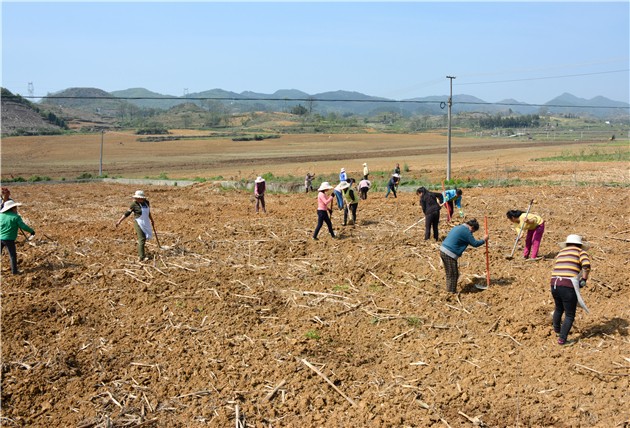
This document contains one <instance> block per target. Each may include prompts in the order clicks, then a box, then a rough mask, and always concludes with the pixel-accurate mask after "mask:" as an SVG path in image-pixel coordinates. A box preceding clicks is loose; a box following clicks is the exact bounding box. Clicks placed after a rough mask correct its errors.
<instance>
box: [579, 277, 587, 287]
mask: <svg viewBox="0 0 630 428" xmlns="http://www.w3.org/2000/svg"><path fill="white" fill-rule="evenodd" d="M582 287H586V280H585V279H584V278H582V279H580V288H582Z"/></svg>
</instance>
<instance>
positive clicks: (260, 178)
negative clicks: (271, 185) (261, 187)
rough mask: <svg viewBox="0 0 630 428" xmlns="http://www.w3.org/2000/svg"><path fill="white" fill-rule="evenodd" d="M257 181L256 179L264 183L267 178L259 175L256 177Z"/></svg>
mask: <svg viewBox="0 0 630 428" xmlns="http://www.w3.org/2000/svg"><path fill="white" fill-rule="evenodd" d="M255 181H256V183H262V182H263V181H265V179H264V178H262V177H260V176H258V177H256V180H255Z"/></svg>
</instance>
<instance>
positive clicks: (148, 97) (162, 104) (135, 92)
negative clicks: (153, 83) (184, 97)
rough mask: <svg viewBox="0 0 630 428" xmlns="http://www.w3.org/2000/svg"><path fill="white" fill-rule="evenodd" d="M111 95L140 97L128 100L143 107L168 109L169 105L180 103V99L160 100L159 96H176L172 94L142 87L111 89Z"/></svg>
mask: <svg viewBox="0 0 630 428" xmlns="http://www.w3.org/2000/svg"><path fill="white" fill-rule="evenodd" d="M111 95H113V96H115V97H118V98H142V99H137V100H128V101H129V102H130V103H132V104H134V105H136V106H138V107H143V108H158V109H162V110H168V109H170V108H171V107H174V106H176V105H178V104H181V103H182V101H180V100H177V99H164V100H160V98H177V97H175V96H173V95H162V94H158V93H157V92H152V91H149V90H148V89H144V88H130V89H125V90H122V91H113V92H111Z"/></svg>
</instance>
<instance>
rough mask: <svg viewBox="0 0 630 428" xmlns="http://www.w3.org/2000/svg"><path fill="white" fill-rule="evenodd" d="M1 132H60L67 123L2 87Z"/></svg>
mask: <svg viewBox="0 0 630 428" xmlns="http://www.w3.org/2000/svg"><path fill="white" fill-rule="evenodd" d="M0 110H1V111H2V118H1V122H0V124H1V125H2V126H1V128H0V134H2V135H29V134H58V133H61V131H62V129H63V127H64V126H65V124H64V123H63V122H62V121H61V119H59V118H58V117H57V116H56V115H54V114H52V115H51V114H50V112H49V111H46V110H43V109H42V108H41V107H39V106H37V105H35V104H33V103H31V102H30V101H28V100H26V99H24V98H22V97H21V96H19V95H14V94H13V93H12V92H11V91H9V90H7V89H5V88H2V96H1V97H0Z"/></svg>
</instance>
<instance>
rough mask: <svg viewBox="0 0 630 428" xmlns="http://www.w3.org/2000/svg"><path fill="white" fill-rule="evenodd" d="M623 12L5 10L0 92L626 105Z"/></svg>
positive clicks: (593, 7)
mask: <svg viewBox="0 0 630 428" xmlns="http://www.w3.org/2000/svg"><path fill="white" fill-rule="evenodd" d="M629 55H630V2H628V1H615V2H607V3H602V2H566V1H564V2H557V3H551V2H542V1H538V2H497V1H495V2H484V3H481V2H470V1H468V2H449V1H446V2H445V1H442V2H435V3H434V2H424V1H419V2H413V1H406V2H396V3H394V2H358V1H354V2H346V3H341V2H333V1H330V2H311V3H306V2H289V1H285V2H274V3H271V2H249V3H245V2H230V3H219V2H192V3H169V2H157V3H150V2H134V3H130V2H106V3H93V2H65V3H60V2H39V3H35V2H24V1H22V2H10V1H3V2H2V86H4V87H6V88H8V89H9V90H11V91H12V92H16V93H20V94H22V95H28V83H29V82H32V83H33V87H34V94H35V95H45V94H47V93H53V92H57V91H60V90H63V89H66V88H69V87H96V88H100V89H103V90H105V91H115V90H122V89H128V88H134V87H143V88H146V89H149V90H151V91H154V92H158V93H162V94H169V95H177V96H181V95H183V94H184V91H185V90H187V91H188V93H195V92H201V91H204V90H208V89H213V88H221V89H225V90H228V91H234V92H242V91H254V92H261V93H268V94H271V93H273V92H275V91H276V90H278V89H299V90H302V91H304V92H307V93H309V94H316V93H321V92H326V91H335V90H347V91H357V92H362V93H364V94H368V95H373V96H381V97H386V98H391V99H408V98H414V97H424V96H430V95H445V94H448V92H449V80H448V79H447V78H446V76H447V75H451V76H455V77H456V79H455V80H454V81H453V93H454V94H456V95H457V94H468V95H474V96H476V97H479V98H481V99H483V100H485V101H488V102H498V101H501V100H505V99H516V100H518V101H522V102H526V103H530V104H541V103H544V102H547V101H549V100H550V99H552V98H554V97H556V96H558V95H560V94H562V93H564V92H568V93H571V94H573V95H575V96H577V97H580V98H586V99H590V98H593V97H595V96H598V95H602V96H605V97H607V98H610V99H613V100H616V101H624V102H629V101H630V100H629V97H630V88H629V81H630V78H629V71H628V69H629V68H630V64H629V63H630V57H629Z"/></svg>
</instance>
